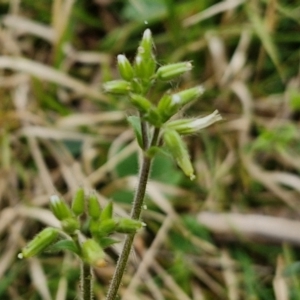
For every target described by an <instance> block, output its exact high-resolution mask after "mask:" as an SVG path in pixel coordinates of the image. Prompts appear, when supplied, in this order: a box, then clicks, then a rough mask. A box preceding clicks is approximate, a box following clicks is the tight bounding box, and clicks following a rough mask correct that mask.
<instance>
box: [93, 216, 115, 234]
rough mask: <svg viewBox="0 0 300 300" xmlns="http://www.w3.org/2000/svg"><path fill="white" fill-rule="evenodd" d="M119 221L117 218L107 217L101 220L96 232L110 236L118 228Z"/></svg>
mask: <svg viewBox="0 0 300 300" xmlns="http://www.w3.org/2000/svg"><path fill="white" fill-rule="evenodd" d="M116 226H117V221H116V220H115V219H107V220H103V221H101V222H100V224H99V225H98V228H97V231H96V232H95V234H96V235H97V236H99V237H102V236H108V235H110V234H111V233H113V232H114V231H115V229H116Z"/></svg>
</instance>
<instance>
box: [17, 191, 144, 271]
mask: <svg viewBox="0 0 300 300" xmlns="http://www.w3.org/2000/svg"><path fill="white" fill-rule="evenodd" d="M50 208H51V211H52V212H53V214H54V215H55V217H56V218H57V219H58V220H59V221H60V222H61V229H58V228H52V227H48V228H45V229H44V230H42V231H41V232H40V233H39V234H37V235H36V236H35V237H34V239H33V240H32V241H30V242H29V243H28V244H27V245H26V246H25V247H24V248H23V249H22V252H21V253H19V254H18V257H19V258H28V257H32V256H35V255H38V254H39V253H41V252H43V251H45V250H46V249H48V248H50V249H52V250H53V249H58V250H69V251H71V252H73V253H75V254H77V255H78V256H80V257H81V259H82V260H83V261H84V262H86V263H88V264H90V265H92V266H95V267H101V266H104V265H105V259H104V258H105V253H104V250H103V249H104V248H106V247H108V246H110V245H111V244H113V243H116V242H117V241H116V240H114V239H111V238H109V236H110V235H111V234H113V233H116V232H118V233H124V234H132V233H135V232H136V231H137V230H139V229H140V228H142V227H143V226H145V224H144V223H143V222H141V221H138V220H131V219H129V218H115V217H114V214H113V203H112V202H109V203H108V204H107V205H106V206H105V207H104V208H103V209H102V208H101V206H100V204H99V201H98V199H97V196H96V194H95V193H91V194H90V195H89V196H85V193H84V190H83V188H79V189H78V190H77V192H76V193H75V196H74V198H73V200H72V204H71V207H70V206H69V205H68V204H67V203H66V202H65V201H64V200H63V199H62V198H60V197H58V196H57V195H53V196H51V197H50ZM83 214H84V215H85V218H81V216H82V215H83ZM86 227H88V230H89V235H90V236H91V238H89V239H86V240H83V241H82V242H79V240H80V239H79V238H78V237H79V235H78V234H79V233H80V232H81V233H83V232H85V231H86V230H84V228H86ZM57 240H58V241H57ZM55 242H56V244H55Z"/></svg>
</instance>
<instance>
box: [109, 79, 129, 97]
mask: <svg viewBox="0 0 300 300" xmlns="http://www.w3.org/2000/svg"><path fill="white" fill-rule="evenodd" d="M103 89H104V91H105V92H107V93H111V94H118V95H126V94H128V93H129V92H130V91H131V84H130V82H128V81H125V80H112V81H108V82H105V83H104V84H103Z"/></svg>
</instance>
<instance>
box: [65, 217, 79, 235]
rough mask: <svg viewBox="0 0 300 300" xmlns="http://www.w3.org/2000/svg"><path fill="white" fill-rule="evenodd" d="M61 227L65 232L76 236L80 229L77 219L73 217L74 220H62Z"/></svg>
mask: <svg viewBox="0 0 300 300" xmlns="http://www.w3.org/2000/svg"><path fill="white" fill-rule="evenodd" d="M61 227H62V229H63V231H64V232H66V233H68V234H74V233H75V231H76V230H78V229H79V227H80V224H79V221H78V220H77V219H75V218H74V217H72V218H68V219H64V220H62V221H61Z"/></svg>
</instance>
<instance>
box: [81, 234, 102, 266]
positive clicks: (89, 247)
mask: <svg viewBox="0 0 300 300" xmlns="http://www.w3.org/2000/svg"><path fill="white" fill-rule="evenodd" d="M81 257H82V259H83V260H84V261H85V262H86V263H87V264H89V265H91V266H94V267H98V268H100V267H104V266H105V265H106V262H105V259H104V258H105V253H104V251H103V249H102V247H101V246H100V245H99V244H98V243H97V242H96V241H95V240H93V239H87V240H86V241H84V242H83V243H82V245H81Z"/></svg>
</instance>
